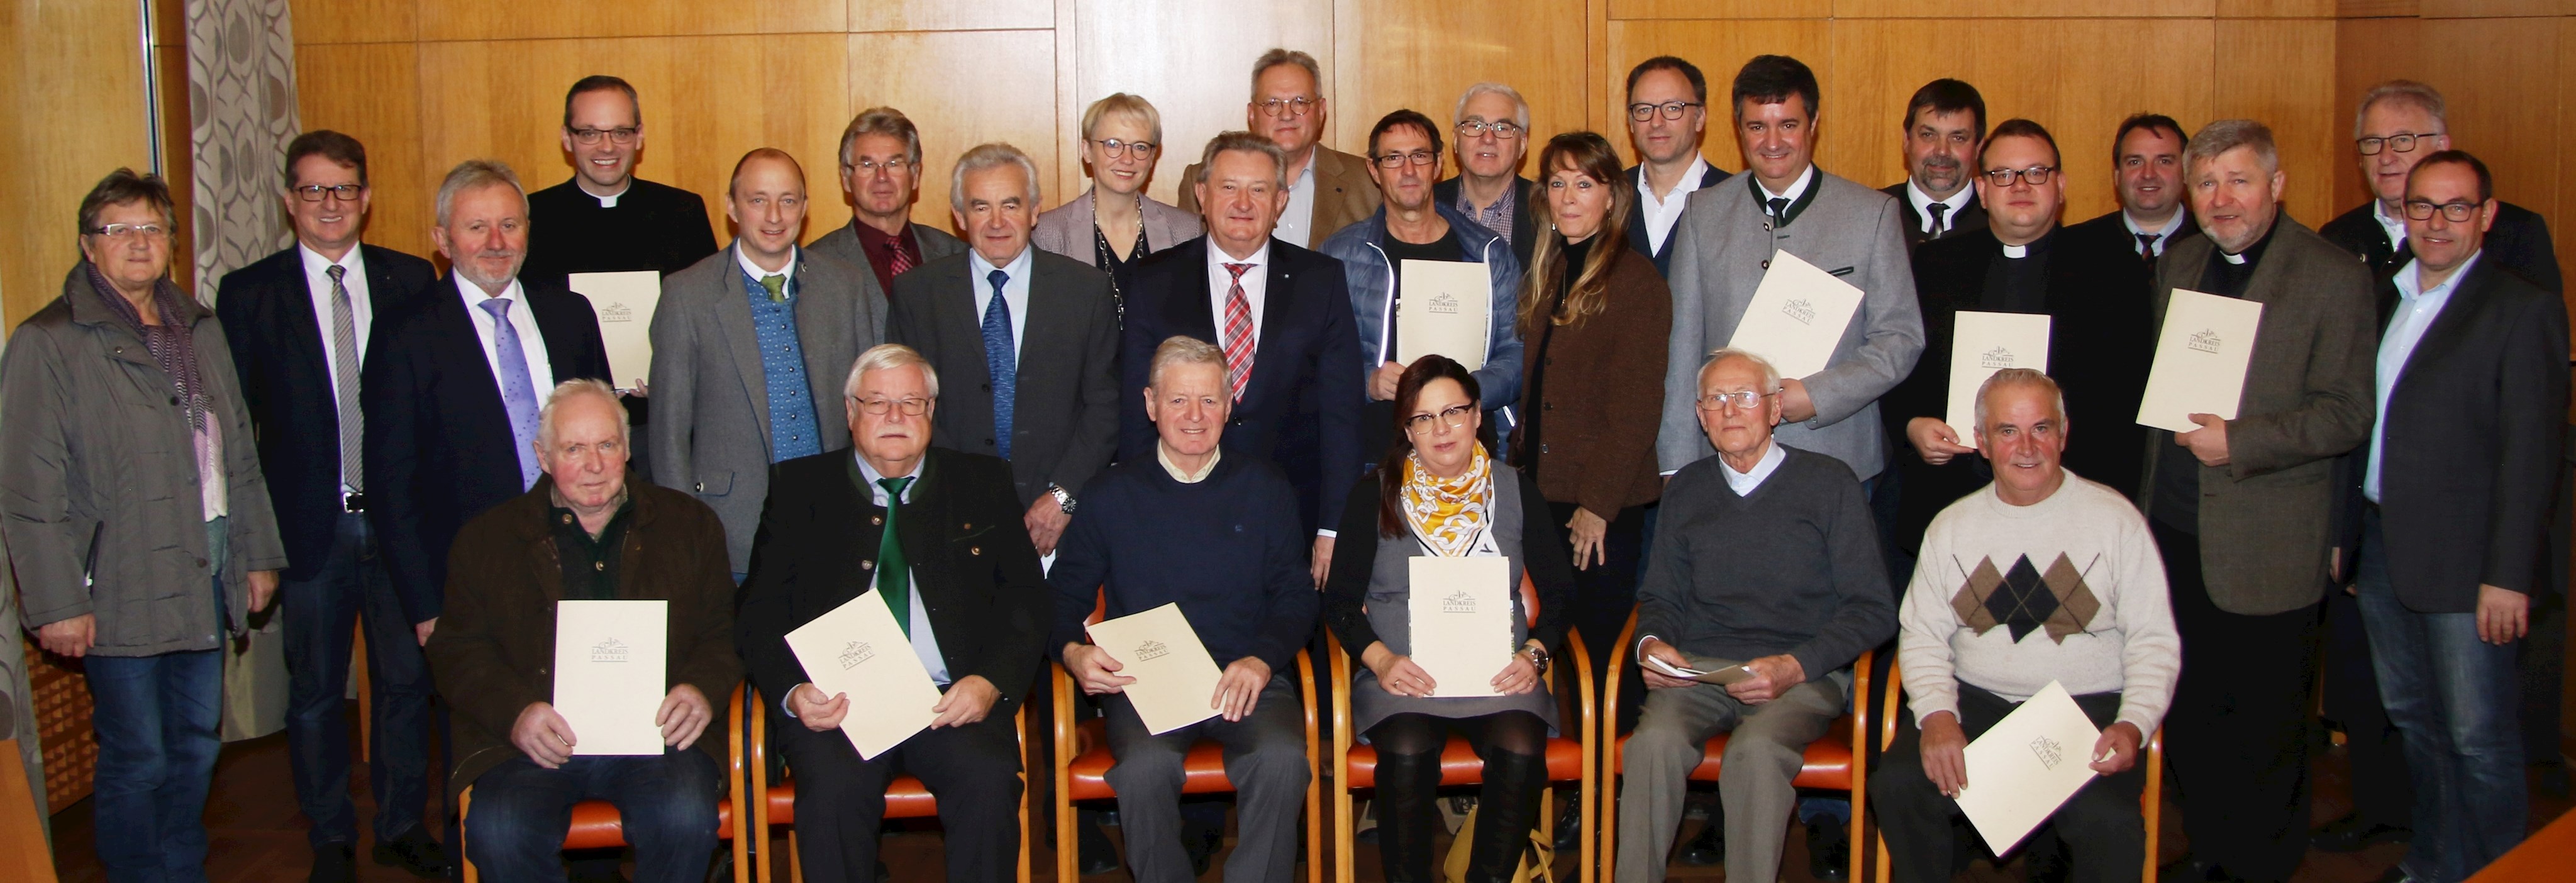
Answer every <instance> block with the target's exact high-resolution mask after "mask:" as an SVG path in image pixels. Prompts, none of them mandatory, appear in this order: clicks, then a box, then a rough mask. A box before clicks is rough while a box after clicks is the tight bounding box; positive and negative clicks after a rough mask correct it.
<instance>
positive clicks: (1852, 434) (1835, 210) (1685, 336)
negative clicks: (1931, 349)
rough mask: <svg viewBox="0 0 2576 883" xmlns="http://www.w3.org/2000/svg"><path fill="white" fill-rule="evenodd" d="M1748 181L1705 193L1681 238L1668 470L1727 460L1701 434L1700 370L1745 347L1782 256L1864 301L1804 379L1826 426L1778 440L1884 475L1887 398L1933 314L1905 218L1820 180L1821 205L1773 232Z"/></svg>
mask: <svg viewBox="0 0 2576 883" xmlns="http://www.w3.org/2000/svg"><path fill="white" fill-rule="evenodd" d="M1738 177H1741V178H1743V180H1742V181H1733V180H1730V181H1724V182H1720V183H1719V184H1717V185H1716V186H1714V187H1705V188H1701V189H1699V190H1696V191H1693V192H1692V193H1691V195H1690V205H1689V207H1688V208H1685V209H1683V210H1682V219H1681V221H1680V222H1679V223H1678V224H1676V225H1674V227H1673V238H1674V240H1675V242H1674V243H1673V244H1672V248H1673V263H1672V270H1671V273H1670V274H1669V277H1670V279H1671V281H1672V288H1673V337H1672V349H1671V351H1670V353H1669V356H1668V359H1669V360H1668V362H1667V364H1666V367H1665V371H1664V424H1663V429H1662V431H1661V432H1659V433H1658V434H1657V437H1656V442H1655V452H1656V459H1657V460H1659V461H1661V464H1662V466H1663V472H1664V473H1665V474H1667V475H1670V474H1672V473H1673V472H1674V471H1676V470H1679V469H1681V468H1682V467H1684V466H1688V465H1690V464H1691V463H1693V462H1695V461H1697V460H1699V459H1700V458H1701V457H1706V456H1708V455H1709V454H1710V453H1712V452H1714V451H1715V450H1716V449H1715V448H1712V447H1710V446H1709V442H1708V438H1707V436H1706V435H1703V434H1702V433H1701V432H1700V427H1699V413H1698V408H1697V401H1698V398H1699V369H1700V365H1701V364H1702V363H1704V362H1706V361H1707V360H1708V354H1709V352H1710V351H1711V350H1715V349H1718V348H1721V347H1724V346H1726V343H1727V341H1728V339H1730V338H1732V337H1734V336H1735V326H1736V324H1737V323H1738V322H1741V321H1742V320H1743V319H1744V310H1745V308H1746V307H1747V306H1750V305H1751V304H1752V302H1753V291H1754V289H1755V287H1757V286H1759V285H1761V284H1762V274H1763V272H1764V271H1765V270H1768V269H1770V266H1771V253H1772V251H1773V250H1775V249H1777V250H1780V251H1786V252H1789V253H1790V254H1794V255H1797V256H1798V258H1799V259H1801V260H1804V261H1806V262H1807V263H1810V264H1814V265H1816V266H1817V267H1818V268H1820V269H1823V270H1824V271H1826V272H1829V273H1832V274H1834V275H1836V276H1839V277H1842V280H1843V281H1845V282H1849V283H1851V284H1852V285H1853V286H1856V287H1858V288H1859V289H1860V290H1861V291H1862V292H1863V294H1864V297H1863V298H1862V299H1861V304H1860V311H1859V312H1857V313H1854V314H1852V320H1851V326H1850V327H1849V328H1846V329H1844V331H1843V338H1842V342H1840V343H1838V344H1836V345H1835V346H1834V356H1833V359H1832V361H1830V362H1829V363H1827V365H1826V367H1825V370H1823V371H1820V372H1817V373H1816V374H1813V375H1810V376H1807V377H1803V378H1798V379H1799V380H1801V381H1803V382H1804V383H1805V384H1806V386H1807V396H1808V398H1810V399H1812V400H1813V401H1814V402H1815V406H1816V416H1815V417H1814V418H1813V419H1810V420H1807V421H1805V422H1802V423H1785V422H1784V423H1782V424H1781V425H1780V427H1779V428H1778V429H1777V430H1775V431H1774V433H1773V436H1772V437H1774V438H1776V439H1779V441H1780V443H1781V444H1784V445H1788V446H1790V447H1793V448H1798V449H1800V450H1805V451H1814V452H1816V453H1819V454H1824V455H1826V456H1830V457H1833V458H1834V459H1837V460H1841V461H1843V463H1844V464H1845V465H1848V466H1850V467H1851V470H1852V474H1854V475H1858V476H1860V477H1861V478H1863V479H1867V478H1869V477H1870V476H1874V475H1877V474H1878V473H1879V469H1880V467H1882V466H1884V465H1885V462H1886V459H1887V436H1886V432H1885V430H1883V429H1882V428H1881V427H1880V426H1879V420H1878V397H1879V396H1881V395H1885V394H1886V393H1887V391H1888V390H1891V389H1894V388H1896V385H1897V384H1898V383H1899V382H1902V381H1903V380H1904V379H1905V376H1906V375H1907V374H1908V373H1911V372H1912V371H1913V370H1914V360H1915V358H1916V357H1918V356H1921V355H1922V354H1923V308H1922V304H1921V303H1920V302H1918V301H1916V300H1915V296H1914V269H1913V266H1912V264H1910V263H1909V262H1908V258H1907V257H1906V254H1907V250H1906V245H1905V232H1904V230H1903V228H1902V227H1901V226H1900V224H1901V222H1902V220H1901V219H1902V218H1903V217H1904V215H1905V212H1904V209H1903V207H1902V206H1900V205H1898V204H1897V201H1896V200H1894V199H1890V198H1888V196H1887V194H1884V193H1880V192H1878V191H1876V190H1872V189H1869V188H1867V187H1863V186H1861V185H1859V184H1855V183H1852V182H1851V181H1848V180H1845V179H1843V178H1841V177H1839V176H1836V175H1832V174H1829V173H1827V172H1825V170H1823V169H1817V170H1816V177H1815V181H1814V182H1813V183H1811V184H1810V185H1809V186H1808V189H1809V192H1810V193H1811V194H1812V195H1813V196H1812V199H1809V200H1808V202H1807V205H1806V207H1805V208H1803V209H1800V210H1798V211H1796V212H1793V213H1791V215H1790V218H1789V223H1788V224H1787V225H1785V226H1782V227H1781V228H1780V229H1778V230H1773V229H1771V227H1772V225H1771V220H1770V215H1769V214H1768V213H1767V212H1766V211H1764V209H1763V207H1762V204H1761V203H1760V202H1758V201H1756V200H1755V199H1754V197H1753V191H1752V188H1753V187H1754V186H1756V185H1754V184H1753V180H1754V179H1753V177H1752V176H1750V175H1742V176H1738ZM1802 198H1803V197H1802Z"/></svg>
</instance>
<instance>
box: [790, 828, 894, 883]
mask: <svg viewBox="0 0 2576 883" xmlns="http://www.w3.org/2000/svg"><path fill="white" fill-rule="evenodd" d="M869 873H875V871H870V872H869ZM787 879H788V880H789V883H805V851H804V850H801V849H797V848H796V829H794V828H789V829H787Z"/></svg>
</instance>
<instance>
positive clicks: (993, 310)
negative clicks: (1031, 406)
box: [984, 270, 1020, 460]
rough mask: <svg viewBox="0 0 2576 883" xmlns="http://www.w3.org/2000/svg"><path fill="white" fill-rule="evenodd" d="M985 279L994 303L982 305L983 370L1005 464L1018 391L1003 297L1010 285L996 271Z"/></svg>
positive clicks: (1005, 275)
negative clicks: (990, 379)
mask: <svg viewBox="0 0 2576 883" xmlns="http://www.w3.org/2000/svg"><path fill="white" fill-rule="evenodd" d="M984 278H985V279H986V280H989V281H991V282H992V283H993V300H992V302H990V303H987V304H985V305H984V370H985V371H986V372H987V373H989V374H991V375H992V377H993V445H994V447H997V448H1000V449H1001V454H1002V459H1004V460H1008V459H1011V406H1012V404H1013V403H1015V402H1016V401H1017V400H1018V397H1019V389H1020V368H1019V361H1020V359H1019V354H1018V352H1017V350H1016V349H1015V348H1014V347H1012V346H1011V302H1010V301H1008V300H1005V299H1003V297H1002V285H1003V283H1006V282H1009V281H1011V274H1009V273H1005V272H1002V271H1000V270H995V271H993V272H991V273H987V274H985V275H984Z"/></svg>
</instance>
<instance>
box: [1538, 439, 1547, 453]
mask: <svg viewBox="0 0 2576 883" xmlns="http://www.w3.org/2000/svg"><path fill="white" fill-rule="evenodd" d="M1538 452H1539V453H1542V454H1544V453H1547V444H1546V443H1544V442H1541V443H1540V444H1539V446H1538Z"/></svg>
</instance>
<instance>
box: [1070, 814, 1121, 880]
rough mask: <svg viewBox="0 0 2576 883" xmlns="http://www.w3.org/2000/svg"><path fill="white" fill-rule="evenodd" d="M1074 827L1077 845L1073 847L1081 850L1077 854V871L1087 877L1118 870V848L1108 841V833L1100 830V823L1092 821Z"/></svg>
mask: <svg viewBox="0 0 2576 883" xmlns="http://www.w3.org/2000/svg"><path fill="white" fill-rule="evenodd" d="M1075 827H1076V828H1077V829H1078V834H1079V836H1078V837H1077V838H1076V839H1077V840H1078V841H1079V845H1077V846H1076V847H1075V848H1076V849H1079V850H1081V852H1080V853H1079V854H1078V855H1079V859H1078V861H1079V862H1080V864H1079V865H1078V870H1079V872H1080V873H1081V874H1082V875H1083V876H1086V877H1088V876H1091V875H1093V874H1106V873H1109V872H1111V871H1115V870H1118V848H1117V847H1116V846H1115V845H1113V844H1111V843H1110V842H1109V835H1108V834H1107V833H1105V832H1103V831H1101V830H1100V825H1099V824H1098V823H1097V822H1093V823H1092V824H1086V825H1077V826H1075Z"/></svg>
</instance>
